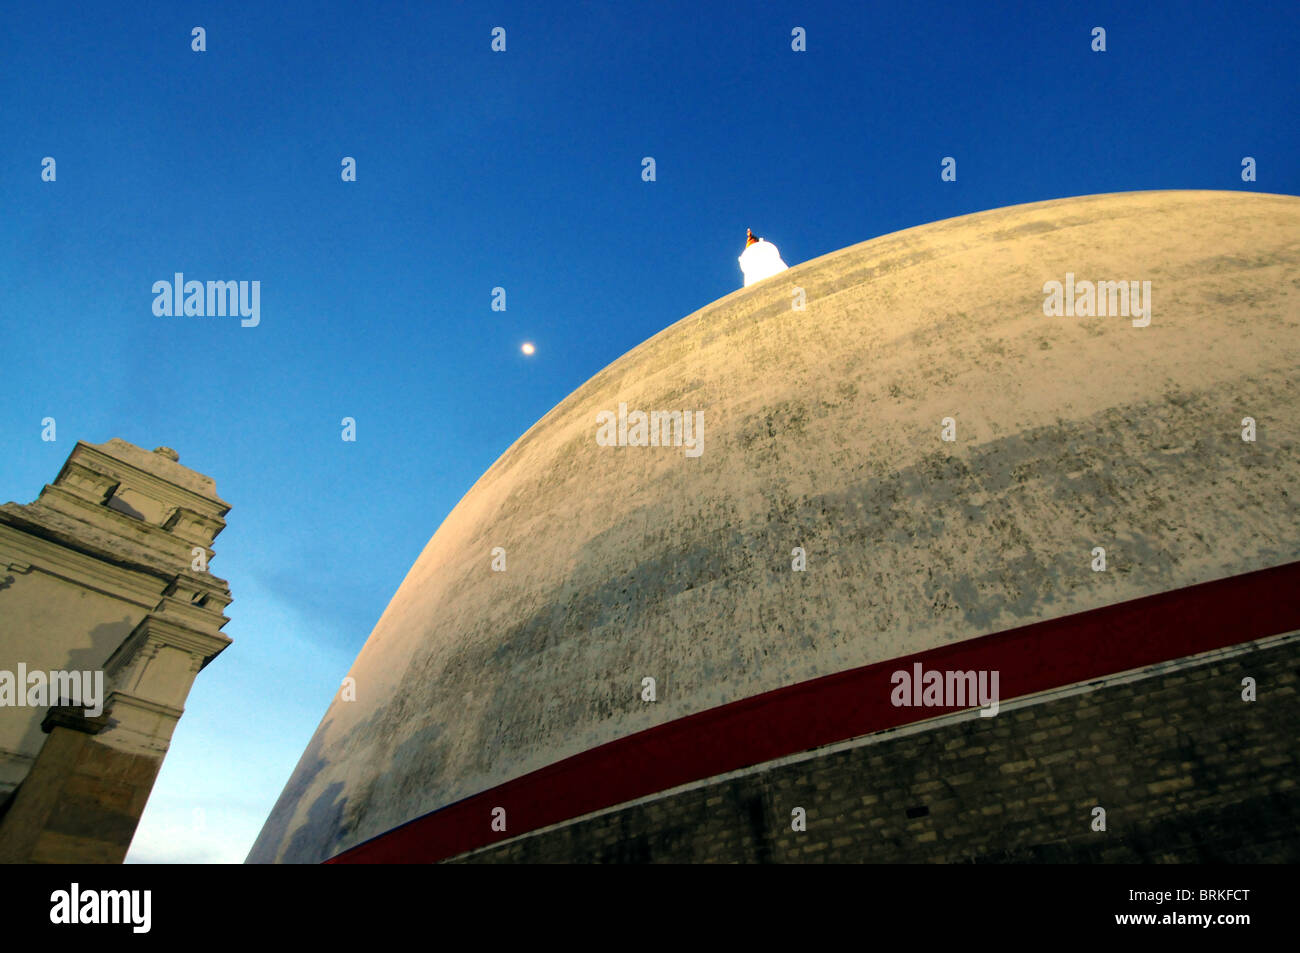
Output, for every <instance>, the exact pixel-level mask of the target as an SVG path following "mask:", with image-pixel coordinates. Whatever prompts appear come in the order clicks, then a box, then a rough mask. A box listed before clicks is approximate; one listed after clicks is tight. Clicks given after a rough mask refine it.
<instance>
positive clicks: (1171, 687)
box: [455, 639, 1300, 863]
mask: <svg viewBox="0 0 1300 953" xmlns="http://www.w3.org/2000/svg"><path fill="white" fill-rule="evenodd" d="M1298 662H1300V640H1296V639H1292V640H1290V641H1287V642H1284V643H1282V644H1280V645H1278V644H1274V645H1272V646H1270V647H1264V648H1255V649H1253V650H1252V651H1249V652H1247V653H1245V654H1242V655H1237V656H1232V657H1228V658H1219V659H1217V660H1215V661H1212V662H1207V663H1205V664H1202V665H1198V666H1195V667H1190V668H1185V669H1181V670H1177V671H1173V672H1169V673H1166V674H1162V675H1155V676H1152V677H1149V678H1145V679H1141V680H1138V681H1134V682H1129V683H1123V684H1113V685H1105V686H1102V687H1100V688H1097V689H1095V690H1093V691H1090V692H1086V693H1083V694H1079V695H1073V696H1067V697H1060V698H1055V699H1051V700H1048V701H1045V702H1043V703H1041V704H1037V705H1033V706H1030V707H1027V708H1022V709H1018V710H1010V711H1007V710H1004V711H1003V712H1002V713H1001V714H999V715H998V716H996V717H994V718H973V719H968V720H965V721H960V722H956V723H949V724H943V725H938V726H936V727H934V728H933V729H932V730H929V731H924V732H920V733H916V734H910V735H900V736H897V737H892V738H889V739H888V740H882V741H880V742H879V743H876V744H867V745H862V746H859V747H856V748H852V749H849V750H845V751H839V752H835V753H831V754H828V755H826V756H824V757H821V758H817V759H812V760H808V761H803V762H796V763H792V764H785V765H780V766H776V767H772V768H769V769H767V770H764V771H760V772H757V773H754V774H750V775H747V776H744V777H739V778H733V779H731V780H725V781H720V782H717V783H714V784H710V785H706V786H704V787H701V788H696V789H693V790H689V791H684V792H681V793H678V794H675V795H671V796H668V797H663V798H659V799H657V800H654V801H651V802H648V803H643V804H639V805H636V806H633V807H629V808H626V809H624V810H621V811H617V812H612V813H609V814H605V815H601V816H597V817H593V818H590V819H588V820H585V821H582V822H579V823H576V824H571V825H568V826H566V827H562V828H559V829H555V830H551V831H548V832H542V833H539V834H536V835H529V836H525V837H521V838H519V839H518V840H514V841H510V842H506V843H503V844H501V845H499V846H496V847H491V848H485V849H484V850H481V851H477V852H474V853H471V854H467V855H463V856H462V857H459V858H456V859H455V860H456V861H459V862H471V863H519V862H524V863H529V862H533V863H535V862H553V863H564V862H596V863H644V862H671V863H734V862H740V863H789V862H800V861H831V862H870V863H898V862H905V863H916V862H947V863H954V862H955V863H961V862H973V863H991V862H992V863H996V862H1024V861H1045V862H1053V863H1076V862H1077V863H1161V862H1183V863H1214V862H1230V863H1252V862H1289V863H1295V862H1297V861H1300V833H1297V832H1298V831H1300V794H1298V792H1297V789H1296V779H1297V762H1296V748H1297V740H1296V739H1297V738H1300V705H1297V704H1296V702H1297V699H1296V686H1297V663H1298ZM1246 676H1251V677H1253V678H1254V679H1255V680H1256V684H1257V692H1258V700H1257V701H1254V702H1245V701H1243V700H1242V698H1241V692H1242V687H1241V681H1242V679H1243V678H1245V677H1246ZM1096 806H1101V807H1103V808H1105V810H1106V827H1107V830H1106V831H1104V832H1095V831H1093V830H1092V829H1091V824H1092V809H1093V808H1094V807H1096ZM795 807H803V808H804V809H805V810H806V811H807V830H806V831H804V832H795V831H793V830H791V823H790V822H791V810H792V809H793V808H795Z"/></svg>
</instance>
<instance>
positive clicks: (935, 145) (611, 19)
mask: <svg viewBox="0 0 1300 953" xmlns="http://www.w3.org/2000/svg"><path fill="white" fill-rule="evenodd" d="M156 7H157V8H156V9H144V8H143V5H133V4H130V5H121V4H108V3H104V4H85V5H74V6H71V7H64V6H60V7H58V8H57V9H51V8H50V7H49V6H48V5H45V6H41V5H30V4H28V5H20V6H13V7H11V8H10V9H8V10H7V11H6V14H5V29H4V30H3V31H2V32H0V89H3V93H4V95H3V97H0V129H3V132H4V135H3V136H0V168H3V170H4V172H3V175H0V320H2V321H3V328H4V338H3V340H4V342H5V348H4V350H5V354H4V361H3V369H4V373H3V376H2V377H0V440H3V445H4V447H5V448H6V451H7V452H6V453H5V454H4V455H3V457H2V458H0V500H15V501H18V502H28V501H30V500H32V499H34V498H35V497H36V495H37V494H38V492H39V490H40V488H41V486H42V485H43V484H44V483H46V482H47V481H49V480H52V479H53V478H54V476H55V474H56V473H57V472H58V469H59V467H60V465H61V464H62V462H63V460H64V459H65V458H66V457H67V455H68V453H69V452H70V451H71V449H72V446H73V444H74V443H75V441H76V440H78V439H84V440H88V441H91V442H95V443H99V442H103V441H105V440H108V439H109V438H111V437H115V436H116V437H122V438H124V439H126V440H129V441H131V442H133V443H136V444H139V445H141V446H143V447H145V448H146V449H151V448H153V447H155V446H157V445H159V444H165V445H167V446H171V447H174V448H176V449H177V450H178V451H179V453H180V455H181V462H182V463H184V464H186V465H188V466H190V467H192V468H194V469H196V470H199V471H200V472H202V473H206V474H208V475H210V476H212V477H213V478H215V480H216V481H217V487H218V491H219V493H220V494H221V495H222V496H223V497H224V498H225V499H226V500H228V501H230V502H231V503H232V505H233V510H232V511H231V513H230V515H229V517H228V524H229V526H228V529H227V530H226V531H225V532H224V533H223V534H222V535H221V536H220V537H219V538H218V540H217V542H216V544H215V549H216V552H217V558H216V559H215V560H214V562H213V564H212V569H213V571H214V572H215V573H216V574H218V575H220V576H223V577H224V578H226V579H228V580H229V581H230V584H231V588H232V590H233V593H234V598H235V601H234V604H233V605H232V606H231V607H230V609H229V610H228V613H227V614H228V615H229V616H230V620H231V621H230V623H229V624H228V625H227V626H226V628H225V631H226V633H227V634H228V635H230V636H231V637H232V638H233V639H234V644H233V645H232V646H231V647H230V648H229V649H227V651H226V652H225V653H224V654H223V655H222V656H220V658H218V659H217V660H216V661H215V662H214V663H213V664H212V665H211V666H209V667H208V668H207V669H206V670H205V671H204V672H203V673H202V674H201V675H200V677H199V679H198V681H197V682H196V684H195V687H194V690H193V692H192V693H191V695H190V699H189V701H188V703H187V714H186V716H185V718H184V719H183V720H182V721H181V723H180V726H179V728H178V730H177V732H176V735H175V738H174V740H173V745H172V749H171V752H170V753H169V755H168V757H167V760H166V762H165V763H164V767H163V770H162V774H161V776H160V777H159V780H158V783H157V785H156V786H155V788H154V791H153V796H152V798H151V800H150V803H149V806H148V809H147V810H146V814H145V817H144V819H143V821H142V823H141V826H140V829H139V831H138V833H137V837H136V842H135V844H134V845H133V847H132V852H131V855H130V859H132V860H136V861H151V860H157V861H191V860H192V861H202V860H223V861H239V860H242V859H243V857H244V855H245V854H246V852H247V849H248V847H249V846H250V845H251V843H252V840H253V838H254V837H255V836H256V833H257V831H258V830H259V829H260V827H261V823H262V821H263V820H264V818H265V817H266V815H267V813H268V812H269V810H270V808H271V805H272V803H273V802H274V800H275V798H276V797H277V796H278V794H279V792H280V789H281V788H282V786H283V784H284V782H285V781H286V780H287V778H288V776H289V774H290V772H291V771H292V769H293V767H294V765H295V764H296V762H297V759H298V756H299V754H300V753H301V751H302V749H303V748H304V747H305V746H306V743H307V741H308V739H309V737H310V736H311V733H312V732H313V731H314V729H315V727H316V725H317V723H318V722H319V720H320V717H321V715H322V714H323V713H324V711H325V708H326V706H327V705H328V703H329V701H330V699H331V697H332V696H333V694H334V693H335V691H336V689H337V687H338V683H339V681H340V679H341V678H342V676H343V675H344V674H345V673H346V671H347V668H348V666H349V665H350V663H351V661H352V659H353V658H354V657H355V655H356V653H357V652H358V650H359V649H360V648H361V646H362V644H363V643H364V641H365V639H366V636H367V635H368V634H369V632H370V629H371V628H372V627H373V625H374V623H375V622H376V621H377V620H378V618H379V616H380V614H381V613H382V611H383V609H384V607H385V606H386V605H387V602H388V600H389V598H391V596H392V595H393V593H394V592H395V591H396V589H397V587H398V585H399V584H400V582H401V580H402V579H403V577H404V576H405V573H406V571H407V569H408V568H409V567H410V565H411V563H412V562H413V561H414V559H415V557H416V556H417V555H418V554H419V552H420V550H421V549H422V548H423V546H424V544H425V543H426V542H427V541H428V539H429V537H430V536H431V535H432V534H433V532H434V530H435V529H436V528H437V527H438V524H439V523H440V522H441V521H442V519H443V517H444V516H445V515H446V514H447V513H448V512H449V511H450V510H451V508H452V507H453V506H454V505H455V504H456V502H457V501H458V500H459V499H460V497H461V496H462V495H463V494H464V493H465V491H466V490H468V489H469V487H470V486H471V485H472V483H473V482H474V481H475V480H476V479H477V478H478V476H479V475H480V474H481V473H482V472H483V471H484V470H486V469H487V467H488V466H489V465H490V464H491V463H492V462H493V460H495V459H496V458H497V457H498V456H499V455H500V454H501V453H502V452H503V451H504V450H505V449H506V448H507V447H508V446H509V445H510V443H511V442H512V441H513V440H514V439H515V438H516V437H518V436H519V435H520V434H522V433H523V432H524V431H525V430H526V429H527V428H528V427H529V426H531V425H532V424H533V423H534V422H535V421H536V420H537V419H538V418H539V417H541V416H542V415H543V414H544V413H546V412H547V411H548V410H549V409H550V408H551V407H553V406H554V405H555V404H556V403H557V402H558V401H560V400H561V399H562V398H563V397H564V396H565V395H567V394H568V393H570V392H571V391H572V390H574V389H575V388H577V387H578V386H579V385H580V384H582V383H583V382H584V381H585V380H587V379H588V378H589V377H591V376H592V375H593V374H595V373H596V372H598V371H599V370H600V369H601V368H602V367H604V366H605V365H607V364H609V363H610V362H611V361H613V360H614V359H616V358H617V357H618V356H619V355H621V354H623V353H624V352H626V351H628V350H629V349H631V348H633V347H635V346H636V345H637V344H639V343H640V342H641V341H643V340H645V339H646V338H647V337H649V336H651V335H652V334H654V333H656V332H657V331H659V330H661V329H662V328H664V327H666V326H667V325H669V324H671V323H673V322H675V321H676V320H678V319H680V318H682V317H684V316H685V315H687V314H689V313H691V312H693V311H695V310H697V309H698V308H700V307H702V306H704V305H706V304H708V303H709V302H711V301H713V300H715V299H717V298H719V297H721V296H723V295H725V294H727V293H728V292H730V291H732V290H734V289H735V288H737V287H739V285H740V272H739V268H738V266H737V264H736V258H737V256H738V255H739V254H740V252H741V250H742V248H743V244H744V234H745V228H746V227H747V226H749V227H752V228H753V229H754V231H755V233H757V234H760V235H764V236H766V237H767V238H769V239H771V240H772V241H774V242H775V243H776V244H777V245H778V246H779V247H780V249H781V252H782V255H783V257H784V258H785V260H786V261H787V262H789V263H791V264H796V263H798V262H802V261H806V260H808V259H810V258H815V257H817V256H819V255H823V254H825V253H827V252H831V251H834V250H836V249H839V248H842V247H844V246H846V245H851V244H854V243H857V242H860V241H864V240H866V239H869V238H873V237H875V236H878V235H882V234H886V233H889V232H892V231H896V230H898V229H900V228H907V227H911V226H914V225H919V224H922V223H925V222H930V221H935V220H938V219H943V218H948V217H951V216H954V215H961V214H965V213H968V212H974V211H979V210H982V209H988V208H996V207H999V206H1004V205H1011V204H1016V203H1020V202H1031V201H1038V200H1043V199H1051V198H1060V197H1063V196H1069V195H1080V194H1087V193H1096V192H1114V191H1127V190H1133V189H1156V188H1160V189H1165V188H1189V189H1190V188H1195V189H1249V190H1253V191H1264V192H1283V193H1291V194H1295V193H1297V192H1300V164H1298V162H1297V156H1300V124H1298V123H1297V122H1296V118H1295V117H1296V115H1297V113H1298V112H1300V101H1298V100H1300V96H1298V90H1300V83H1298V82H1297V76H1298V75H1300V68H1298V67H1297V63H1300V28H1298V25H1300V7H1298V6H1297V5H1296V4H1295V3H1294V2H1285V3H1283V2H1278V3H1267V2H1265V3H1250V4H1231V5H1229V4H1206V3H1198V2H1177V3H1174V2H1161V3H1154V4H1149V5H1148V4H1132V3H1086V4H1084V3H1080V4H1044V5H1041V7H1042V9H1040V5H1038V4H1026V3H989V4H963V3H952V4H927V3H914V4H880V3H797V4H794V3H764V4H754V3H752V2H750V3H739V2H737V3H653V4H619V3H614V4H610V3H591V4H576V3H563V2H557V3H548V4H536V3H519V4H514V3H492V4H471V3H455V4H432V3H409V4H397V3H377V4H374V5H369V4H360V5H358V4H299V3H292V2H286V3H282V4H265V5H263V4H229V5H226V4H182V3H177V4H159V5H156ZM195 26H202V27H204V28H205V29H206V31H207V37H206V40H207V50H206V51H205V52H201V53H199V52H194V51H192V50H191V33H190V31H191V29H192V28H193V27H195ZM496 26H502V27H504V28H505V29H506V31H507V32H506V43H507V49H506V51H505V52H504V53H493V52H492V51H491V50H490V48H489V46H490V42H491V31H492V28H493V27H496ZM796 26H802V27H804V28H805V29H806V31H807V52H803V53H796V52H793V51H792V50H791V48H790V35H791V30H792V29H793V28H794V27H796ZM1094 26H1102V27H1104V28H1105V29H1106V31H1107V50H1106V52H1105V53H1095V52H1093V51H1092V50H1091V48H1090V46H1091V31H1092V28H1093V27H1094ZM1248 155H1249V156H1254V157H1255V158H1256V160H1257V162H1258V181H1257V182H1254V183H1244V182H1242V180H1241V176H1240V170H1241V159H1242V157H1243V156H1248ZM45 156H52V157H54V158H55V160H56V162H57V179H56V181H54V182H43V181H42V180H41V174H40V173H41V160H42V158H43V157H45ZM344 156H353V157H355V159H356V162H357V181H356V182H346V183H345V182H343V181H341V179H340V163H341V160H342V158H343V157H344ZM645 156H652V157H654V159H655V161H656V166H657V168H656V173H657V179H656V181H654V182H645V181H642V178H641V168H642V166H641V160H642V158H643V157H645ZM944 156H953V157H955V158H956V160H957V181H956V182H941V181H940V177H939V172H940V160H941V158H942V157H944ZM177 271H181V272H184V273H185V274H186V276H187V278H193V279H199V280H207V279H214V280H215V279H233V280H258V281H260V282H261V323H260V325H259V326H258V327H256V328H244V327H241V326H240V322H239V320H238V318H199V317H158V316H155V315H154V313H153V309H152V305H153V299H154V296H153V294H152V292H151V287H152V285H153V283H154V282H155V281H158V280H170V279H171V277H172V275H173V273H174V272H177ZM497 286H501V287H504V288H505V289H506V294H507V310H506V311H505V312H496V311H492V310H491V308H490V304H491V294H492V289H493V288H494V287H497ZM524 341H532V342H535V344H536V346H537V352H536V354H535V355H533V356H532V357H525V356H524V355H523V354H521V352H520V345H521V344H522V343H523V342H524ZM345 416H350V417H354V418H355V419H356V421H357V440H356V442H355V443H345V442H343V441H342V440H341V439H340V431H341V426H340V421H341V419H342V418H343V417H345ZM44 417H54V418H55V419H56V421H57V427H58V439H57V441H55V442H53V443H47V442H42V441H41V439H40V431H41V424H40V421H41V419H42V418H44ZM0 661H2V660H0Z"/></svg>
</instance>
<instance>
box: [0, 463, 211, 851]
mask: <svg viewBox="0 0 1300 953" xmlns="http://www.w3.org/2000/svg"><path fill="white" fill-rule="evenodd" d="M229 509H230V506H229V504H227V503H225V502H224V501H223V500H222V499H221V498H220V497H218V496H217V494H216V486H215V484H213V482H212V480H211V479H210V478H208V477H206V476H203V475H202V474H200V473H195V472H194V471H193V470H190V469H188V468H186V467H183V466H181V465H180V463H179V460H178V458H177V455H176V452H175V451H173V450H169V449H168V448H166V447H159V448H158V449H157V450H155V451H153V452H152V453H150V452H148V451H146V450H143V449H141V448H140V447H136V446H133V445H132V444H129V443H127V442H126V441H124V440H110V441H109V442H108V443H105V444H100V445H94V444H87V443H80V442H79V443H78V444H77V446H76V448H75V449H74V450H73V452H72V454H71V455H70V456H69V458H68V461H67V463H65V464H64V466H63V469H62V471H60V473H59V476H58V478H57V479H56V480H55V482H54V483H53V484H51V485H49V486H46V487H45V489H44V490H43V491H42V493H41V495H40V498H39V499H38V500H36V501H35V502H34V503H31V504H28V505H25V506H19V505H16V504H13V503H8V504H5V505H4V506H0V678H3V677H4V675H5V673H9V681H10V683H12V682H13V681H14V677H13V672H14V671H15V670H17V668H18V666H19V664H21V665H22V666H23V668H24V669H25V670H26V671H27V672H29V673H30V672H34V671H40V672H51V673H53V672H59V673H78V674H80V673H84V674H85V675H86V676H87V677H89V676H91V675H94V676H96V677H97V678H99V679H101V681H100V684H101V685H103V686H105V687H106V694H107V698H106V699H104V698H97V699H95V700H94V701H95V702H97V703H101V704H102V705H103V711H102V713H101V714H100V715H98V716H97V717H89V708H88V707H86V706H89V705H90V704H91V703H90V702H87V701H86V700H85V699H80V700H75V701H76V704H77V705H79V706H83V707H73V705H72V704H69V702H70V701H73V700H69V699H63V698H47V699H44V700H42V699H41V697H40V696H39V694H38V695H35V696H29V695H28V694H26V690H25V686H24V687H20V688H19V690H18V692H17V693H13V692H11V693H10V695H11V696H13V697H10V698H8V700H5V696H3V693H0V861H8V862H24V863H120V862H121V861H122V859H123V858H124V857H125V856H126V851H127V849H128V847H129V846H130V844H131V838H132V837H133V836H134V834H135V829H136V825H137V824H138V822H139V819H140V814H141V812H143V810H144V806H145V803H146V801H147V800H148V798H149V792H150V790H151V789H152V787H153V782H154V779H155V778H156V777H157V775H158V770H159V768H160V767H161V765H162V759H163V757H164V755H166V753H167V749H168V746H169V745H170V743H171V736H172V732H173V731H174V730H175V727H176V723H177V721H179V719H180V717H181V715H182V713H183V711H184V706H185V699H186V697H187V696H188V695H189V691H190V687H191V686H192V685H193V683H194V678H195V676H196V675H197V674H198V672H199V671H200V670H201V669H202V668H203V667H204V666H205V665H207V664H208V662H210V661H211V660H212V659H213V658H215V657H216V656H217V655H218V654H219V653H220V652H221V651H222V650H223V649H225V647H226V646H227V645H229V644H230V639H229V638H228V637H227V636H225V635H223V634H222V633H221V631H220V629H221V627H222V626H223V625H225V623H226V622H227V621H228V620H227V619H226V617H225V615H224V614H223V610H224V609H225V607H226V606H227V605H229V604H230V601H231V596H230V588H229V586H228V585H227V584H226V582H225V580H223V579H220V578H218V577H216V576H214V575H212V573H211V572H210V571H209V569H208V564H209V562H210V561H211V560H212V559H213V557H214V553H213V551H212V549H211V544H212V541H213V540H214V539H215V538H216V536H217V534H219V533H220V532H221V530H222V529H223V528H224V527H225V521H224V519H223V517H224V516H225V514H226V513H227V512H228V511H229ZM52 684H53V679H52V678H51V685H52ZM82 684H84V682H83V683H82ZM33 698H34V699H35V700H34V701H33ZM83 703H84V705H83ZM51 704H52V705H54V707H51V708H49V709H48V713H47V712H46V707H45V706H46V705H51Z"/></svg>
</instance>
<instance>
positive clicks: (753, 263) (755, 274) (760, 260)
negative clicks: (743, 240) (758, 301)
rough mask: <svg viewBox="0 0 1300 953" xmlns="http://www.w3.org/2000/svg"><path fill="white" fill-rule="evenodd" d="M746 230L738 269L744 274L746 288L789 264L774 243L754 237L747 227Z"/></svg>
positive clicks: (782, 269) (769, 276) (777, 272)
mask: <svg viewBox="0 0 1300 953" xmlns="http://www.w3.org/2000/svg"><path fill="white" fill-rule="evenodd" d="M746 231H747V232H748V240H747V244H746V245H745V251H744V253H743V254H742V255H741V256H740V270H741V272H743V273H744V275H745V287H746V288H748V287H749V286H750V285H752V284H753V283H754V282H756V281H762V280H763V279H764V278H771V277H772V276H773V275H775V274H779V273H780V272H782V271H785V270H786V268H788V267H789V265H787V264H786V263H785V262H784V261H782V260H781V253H780V252H779V251H777V248H776V246H775V245H773V244H772V243H771V242H769V241H767V240H766V239H763V238H756V237H755V236H754V233H753V232H749V231H748V229H746Z"/></svg>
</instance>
